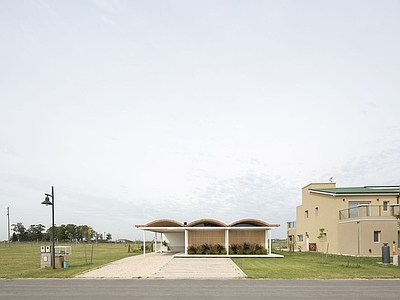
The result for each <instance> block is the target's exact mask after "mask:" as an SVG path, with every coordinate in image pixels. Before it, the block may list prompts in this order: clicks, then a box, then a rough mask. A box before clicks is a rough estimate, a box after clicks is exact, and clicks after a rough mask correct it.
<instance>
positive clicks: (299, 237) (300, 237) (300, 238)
mask: <svg viewBox="0 0 400 300" xmlns="http://www.w3.org/2000/svg"><path fill="white" fill-rule="evenodd" d="M297 240H298V241H299V242H302V241H303V235H302V234H300V235H298V236H297Z"/></svg>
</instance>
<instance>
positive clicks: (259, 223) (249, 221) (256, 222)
mask: <svg viewBox="0 0 400 300" xmlns="http://www.w3.org/2000/svg"><path fill="white" fill-rule="evenodd" d="M241 226H243V227H248V226H254V227H259V226H260V227H279V226H280V225H279V224H269V223H267V222H264V221H262V220H258V219H241V220H238V221H236V222H233V223H232V224H230V225H229V227H241Z"/></svg>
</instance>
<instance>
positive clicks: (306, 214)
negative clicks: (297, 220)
mask: <svg viewBox="0 0 400 300" xmlns="http://www.w3.org/2000/svg"><path fill="white" fill-rule="evenodd" d="M305 216H306V219H308V210H306V213H305Z"/></svg>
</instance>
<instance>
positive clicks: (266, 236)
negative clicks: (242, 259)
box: [265, 229, 269, 250]
mask: <svg viewBox="0 0 400 300" xmlns="http://www.w3.org/2000/svg"><path fill="white" fill-rule="evenodd" d="M268 231H269V230H268V229H265V249H267V250H268Z"/></svg>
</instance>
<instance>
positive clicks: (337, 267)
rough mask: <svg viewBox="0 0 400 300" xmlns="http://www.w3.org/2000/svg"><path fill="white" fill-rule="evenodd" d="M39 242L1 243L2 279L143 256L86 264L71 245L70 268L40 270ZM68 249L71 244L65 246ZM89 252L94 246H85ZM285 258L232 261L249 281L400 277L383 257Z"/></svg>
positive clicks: (117, 255) (113, 251) (99, 252)
mask: <svg viewBox="0 0 400 300" xmlns="http://www.w3.org/2000/svg"><path fill="white" fill-rule="evenodd" d="M40 245H41V244H40V243H39V244H36V243H20V244H18V243H13V244H11V247H10V248H9V247H8V245H7V246H6V247H5V245H4V244H0V278H69V277H74V275H76V274H79V273H81V272H83V271H86V270H89V269H92V268H96V267H98V266H101V265H104V264H107V263H109V262H112V261H116V260H118V259H121V258H125V257H129V256H132V255H137V254H141V252H133V253H132V252H130V253H128V246H127V245H125V244H98V245H97V246H96V245H94V247H93V250H94V254H93V264H86V259H85V252H84V250H85V248H84V246H83V244H78V245H75V244H72V245H71V247H72V254H71V255H70V256H67V260H68V261H69V268H66V269H63V268H60V269H55V270H53V269H52V268H40ZM65 246H69V244H65ZM86 247H87V248H86V249H87V251H89V250H90V249H91V245H89V246H86ZM279 254H283V255H284V256H285V257H284V258H234V259H233V261H234V262H235V263H236V264H237V265H238V266H239V267H240V268H241V269H242V270H243V272H245V274H246V275H247V276H248V277H249V278H270V279H299V278H308V279H311V278H318V279H338V278H343V279H350V278H366V279H370V278H382V279H386V278H400V267H397V266H392V265H382V264H379V262H381V258H380V257H349V256H340V255H329V256H328V261H327V263H326V264H322V263H321V254H319V253H313V252H310V253H307V252H301V253H287V252H281V253H279Z"/></svg>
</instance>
